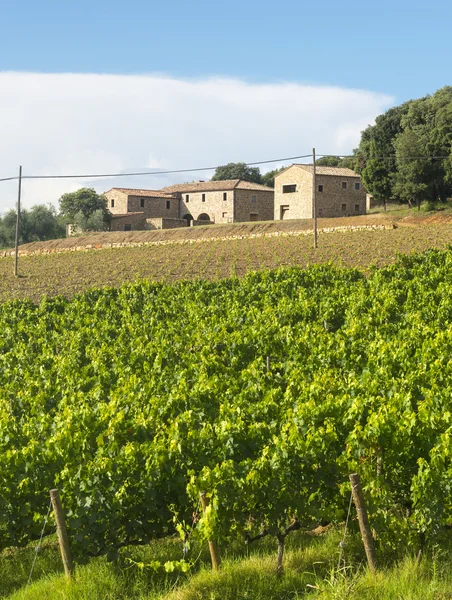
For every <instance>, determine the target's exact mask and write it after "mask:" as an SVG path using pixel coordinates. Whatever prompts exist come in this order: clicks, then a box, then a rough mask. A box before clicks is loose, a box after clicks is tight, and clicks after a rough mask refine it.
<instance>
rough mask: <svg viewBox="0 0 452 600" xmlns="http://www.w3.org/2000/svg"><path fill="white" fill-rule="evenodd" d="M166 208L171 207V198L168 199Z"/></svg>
mask: <svg viewBox="0 0 452 600" xmlns="http://www.w3.org/2000/svg"><path fill="white" fill-rule="evenodd" d="M166 208H171V200H167V201H166Z"/></svg>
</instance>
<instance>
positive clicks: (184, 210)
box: [179, 190, 234, 223]
mask: <svg viewBox="0 0 452 600" xmlns="http://www.w3.org/2000/svg"><path fill="white" fill-rule="evenodd" d="M224 194H225V195H226V196H224ZM180 198H181V199H180V211H179V217H180V218H182V219H183V218H184V216H185V215H191V216H192V217H193V219H194V220H195V221H203V220H204V221H205V219H200V218H199V217H200V215H208V217H209V220H210V221H212V222H213V223H232V220H230V219H232V218H233V206H234V204H233V202H234V191H233V190H228V191H225V192H218V191H212V192H184V193H180ZM225 198H226V199H225Z"/></svg>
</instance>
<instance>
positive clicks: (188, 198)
mask: <svg viewBox="0 0 452 600" xmlns="http://www.w3.org/2000/svg"><path fill="white" fill-rule="evenodd" d="M185 202H190V196H189V195H188V194H186V195H185Z"/></svg>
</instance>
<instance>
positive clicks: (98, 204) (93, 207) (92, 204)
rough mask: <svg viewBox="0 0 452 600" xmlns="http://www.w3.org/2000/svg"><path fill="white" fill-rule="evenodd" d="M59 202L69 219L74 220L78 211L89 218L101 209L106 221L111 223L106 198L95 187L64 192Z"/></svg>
mask: <svg viewBox="0 0 452 600" xmlns="http://www.w3.org/2000/svg"><path fill="white" fill-rule="evenodd" d="M59 204H60V212H61V214H62V215H63V216H64V217H65V218H66V219H67V220H68V221H74V218H75V216H76V215H77V214H78V213H82V214H83V216H84V217H85V218H86V219H88V218H89V217H91V215H93V214H94V213H95V212H96V211H99V210H100V211H101V212H102V215H103V220H104V223H106V224H107V223H109V221H110V219H111V213H110V211H109V210H108V209H107V203H106V201H105V199H104V198H103V196H101V195H99V194H98V193H97V192H96V190H94V189H93V188H81V189H79V190H77V191H76V192H70V193H67V194H63V195H62V196H61V198H60V199H59Z"/></svg>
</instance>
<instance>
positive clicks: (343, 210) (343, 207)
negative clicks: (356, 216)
mask: <svg viewBox="0 0 452 600" xmlns="http://www.w3.org/2000/svg"><path fill="white" fill-rule="evenodd" d="M346 210H347V205H346V204H343V205H342V212H346Z"/></svg>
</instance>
